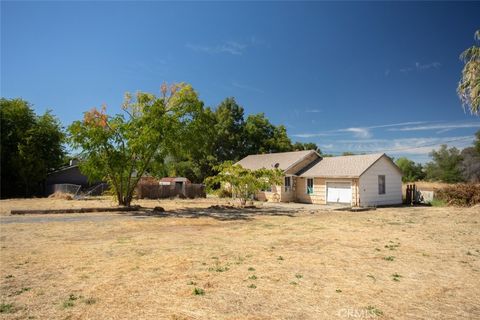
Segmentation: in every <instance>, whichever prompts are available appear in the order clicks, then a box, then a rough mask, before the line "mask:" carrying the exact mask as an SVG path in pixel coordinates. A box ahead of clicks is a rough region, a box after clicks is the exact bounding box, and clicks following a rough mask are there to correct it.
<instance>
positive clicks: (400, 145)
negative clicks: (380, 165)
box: [324, 135, 475, 155]
mask: <svg viewBox="0 0 480 320" xmlns="http://www.w3.org/2000/svg"><path fill="white" fill-rule="evenodd" d="M474 140H475V137H474V136H473V135H470V136H450V137H422V138H400V139H351V140H335V144H334V147H332V148H329V149H330V151H332V152H335V151H336V152H343V151H351V152H366V153H374V152H386V153H389V154H392V155H428V154H429V153H430V152H431V151H432V150H433V149H437V148H439V146H440V145H441V144H447V145H449V146H456V147H457V148H465V147H467V146H469V145H471V144H472V143H473V141H474ZM327 146H328V144H327V145H324V147H327Z"/></svg>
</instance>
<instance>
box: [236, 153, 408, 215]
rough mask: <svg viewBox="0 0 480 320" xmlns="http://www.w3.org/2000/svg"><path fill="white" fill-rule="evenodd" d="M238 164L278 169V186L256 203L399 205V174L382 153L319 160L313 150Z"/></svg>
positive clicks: (253, 157) (259, 196) (257, 157)
mask: <svg viewBox="0 0 480 320" xmlns="http://www.w3.org/2000/svg"><path fill="white" fill-rule="evenodd" d="M237 164H239V165H241V166H242V167H244V168H246V169H251V170H257V169H261V168H266V169H268V168H278V169H280V170H282V171H283V173H284V175H285V176H284V179H283V184H282V185H281V186H272V187H271V188H269V189H268V190H263V191H261V192H259V193H258V194H257V195H256V198H257V199H258V200H261V201H262V200H263V201H281V202H290V201H293V202H303V203H315V204H328V203H343V204H350V205H352V206H377V205H393V204H400V203H402V173H401V171H400V169H399V168H398V167H397V165H396V164H395V163H394V162H393V161H392V160H391V159H390V158H389V157H388V156H387V155H385V154H384V153H378V154H368V155H353V156H341V157H325V158H322V157H321V156H320V155H319V154H318V153H317V152H315V151H313V150H307V151H294V152H282V153H270V154H258V155H250V156H247V157H245V158H243V159H242V160H240V161H239V162H237Z"/></svg>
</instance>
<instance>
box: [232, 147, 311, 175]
mask: <svg viewBox="0 0 480 320" xmlns="http://www.w3.org/2000/svg"><path fill="white" fill-rule="evenodd" d="M312 152H315V151H313V150H305V151H292V152H279V153H266V154H254V155H249V156H246V157H245V158H243V159H242V160H240V161H238V162H237V163H236V164H239V165H241V166H242V167H244V168H245V169H250V170H258V169H262V168H265V169H272V168H275V164H277V163H278V169H280V170H286V169H288V168H289V167H291V166H292V165H294V164H295V163H297V162H299V161H301V160H302V159H303V158H305V157H306V156H307V155H309V154H310V153H312Z"/></svg>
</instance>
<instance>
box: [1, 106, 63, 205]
mask: <svg viewBox="0 0 480 320" xmlns="http://www.w3.org/2000/svg"><path fill="white" fill-rule="evenodd" d="M0 119H1V120H0V121H1V123H0V128H1V196H2V198H5V197H19V196H27V197H28V196H32V195H40V194H41V193H42V191H43V188H42V182H43V180H44V179H45V178H46V175H47V173H48V172H49V171H51V170H53V169H55V168H58V167H59V166H60V165H61V164H62V163H63V161H64V156H65V154H64V148H63V142H64V133H63V131H62V127H61V124H60V122H59V121H58V119H57V118H56V117H54V116H53V115H52V114H51V113H50V111H47V112H46V113H45V114H44V115H42V116H37V115H35V113H34V111H33V109H32V107H31V105H30V104H29V103H28V102H26V101H24V100H22V99H12V100H9V99H3V98H2V99H1V100H0Z"/></svg>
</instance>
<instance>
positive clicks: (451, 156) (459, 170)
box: [395, 130, 480, 183]
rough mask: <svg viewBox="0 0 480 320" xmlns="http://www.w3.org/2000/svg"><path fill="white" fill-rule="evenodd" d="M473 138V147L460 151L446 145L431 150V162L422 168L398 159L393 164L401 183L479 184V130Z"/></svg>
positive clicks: (404, 158)
mask: <svg viewBox="0 0 480 320" xmlns="http://www.w3.org/2000/svg"><path fill="white" fill-rule="evenodd" d="M475 137H476V139H475V142H474V145H473V146H472V147H468V148H465V149H463V150H461V151H460V150H459V149H457V148H455V147H452V148H447V146H446V145H441V146H440V148H439V149H438V150H432V152H431V153H430V154H429V155H430V157H431V158H432V161H430V162H428V163H426V164H425V165H423V166H422V165H421V164H420V163H415V162H413V161H412V160H410V159H408V158H406V157H401V158H398V159H397V160H396V161H395V162H396V164H397V165H398V166H399V167H400V169H401V170H402V172H403V181H404V182H412V181H418V180H428V181H441V182H448V183H456V182H473V183H478V182H480V130H479V131H477V132H476V133H475Z"/></svg>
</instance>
